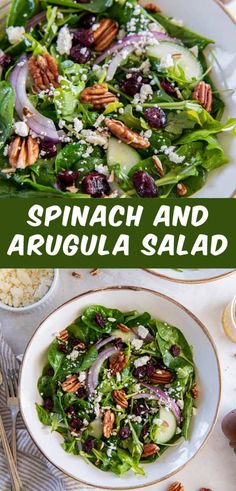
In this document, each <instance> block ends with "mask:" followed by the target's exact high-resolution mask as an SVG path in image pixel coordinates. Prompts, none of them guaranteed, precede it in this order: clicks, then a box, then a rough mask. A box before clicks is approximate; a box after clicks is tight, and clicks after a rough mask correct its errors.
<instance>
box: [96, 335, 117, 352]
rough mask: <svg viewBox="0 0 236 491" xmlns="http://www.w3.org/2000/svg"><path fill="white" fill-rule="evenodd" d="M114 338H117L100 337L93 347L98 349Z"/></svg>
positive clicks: (114, 337)
mask: <svg viewBox="0 0 236 491" xmlns="http://www.w3.org/2000/svg"><path fill="white" fill-rule="evenodd" d="M115 339H117V337H116V336H109V337H108V338H106V339H100V341H97V342H96V343H95V348H96V349H97V350H99V349H100V348H101V347H102V346H105V344H108V343H111V342H112V341H114V340H115Z"/></svg>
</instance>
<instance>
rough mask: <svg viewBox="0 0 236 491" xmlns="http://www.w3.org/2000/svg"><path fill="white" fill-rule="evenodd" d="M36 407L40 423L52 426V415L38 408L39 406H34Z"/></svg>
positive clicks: (40, 407)
mask: <svg viewBox="0 0 236 491" xmlns="http://www.w3.org/2000/svg"><path fill="white" fill-rule="evenodd" d="M35 405H36V410H37V413H38V418H39V421H40V423H42V424H43V425H47V426H51V424H52V415H51V413H49V412H48V411H46V409H44V408H43V406H40V404H35Z"/></svg>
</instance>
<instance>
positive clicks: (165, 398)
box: [134, 382, 181, 425]
mask: <svg viewBox="0 0 236 491" xmlns="http://www.w3.org/2000/svg"><path fill="white" fill-rule="evenodd" d="M142 385H143V386H144V387H146V388H147V389H149V390H150V391H151V392H152V393H153V394H154V395H155V396H156V397H157V398H158V399H159V401H160V402H161V403H162V404H164V405H165V406H167V407H168V408H169V409H170V410H171V411H172V412H173V413H174V415H175V417H176V421H177V424H178V425H179V424H180V423H181V411H180V408H179V406H178V405H177V404H176V402H175V401H174V399H171V397H170V396H169V395H168V394H166V393H165V392H164V391H163V390H162V389H159V387H155V386H154V385H149V384H146V383H144V382H143V383H142ZM137 395H139V394H137ZM142 395H145V394H142ZM150 395H152V394H150ZM134 397H135V396H134Z"/></svg>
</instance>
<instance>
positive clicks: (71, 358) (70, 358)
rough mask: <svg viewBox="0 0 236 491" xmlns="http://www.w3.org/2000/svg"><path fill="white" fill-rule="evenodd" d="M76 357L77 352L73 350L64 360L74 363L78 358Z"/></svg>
mask: <svg viewBox="0 0 236 491" xmlns="http://www.w3.org/2000/svg"><path fill="white" fill-rule="evenodd" d="M78 356H79V352H78V350H76V349H73V351H71V353H70V354H69V355H67V357H66V358H68V360H72V361H75V360H76V359H77V358H78Z"/></svg>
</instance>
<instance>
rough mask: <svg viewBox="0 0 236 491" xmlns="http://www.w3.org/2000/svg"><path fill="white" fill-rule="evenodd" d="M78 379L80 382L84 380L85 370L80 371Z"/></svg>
mask: <svg viewBox="0 0 236 491" xmlns="http://www.w3.org/2000/svg"><path fill="white" fill-rule="evenodd" d="M78 379H79V381H80V382H84V380H85V379H86V373H85V372H81V373H80V374H79V376H78Z"/></svg>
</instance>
